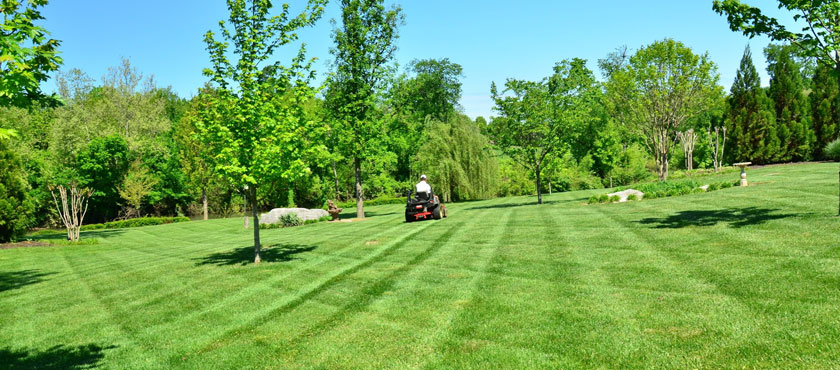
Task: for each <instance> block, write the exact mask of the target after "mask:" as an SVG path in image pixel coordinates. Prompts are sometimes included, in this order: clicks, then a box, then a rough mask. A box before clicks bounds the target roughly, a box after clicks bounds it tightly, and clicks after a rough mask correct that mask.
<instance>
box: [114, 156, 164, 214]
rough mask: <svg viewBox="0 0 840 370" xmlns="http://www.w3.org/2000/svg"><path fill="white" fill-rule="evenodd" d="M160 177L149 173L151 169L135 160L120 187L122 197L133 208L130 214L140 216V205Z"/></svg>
mask: <svg viewBox="0 0 840 370" xmlns="http://www.w3.org/2000/svg"><path fill="white" fill-rule="evenodd" d="M157 182H158V179H156V178H155V177H153V176H151V174H149V170H148V169H146V167H144V166H142V165H141V164H140V163H139V162H136V161H135V162H133V163H132V164H131V167H130V168H129V169H128V172H127V173H126V175H125V179H124V180H123V183H122V184H121V185H120V187H119V188H118V191H119V194H120V197H122V199H124V200H125V201H126V203H127V204H128V206H129V207H130V208H131V212H130V216H135V215H136V216H138V217H139V216H140V206H141V204H142V202H143V198H145V197H146V196H147V195H149V193H151V192H152V187H153V186H155V185H156V184H157Z"/></svg>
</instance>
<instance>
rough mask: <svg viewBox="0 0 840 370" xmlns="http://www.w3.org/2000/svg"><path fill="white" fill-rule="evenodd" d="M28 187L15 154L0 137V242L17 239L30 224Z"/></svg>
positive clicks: (30, 211)
mask: <svg viewBox="0 0 840 370" xmlns="http://www.w3.org/2000/svg"><path fill="white" fill-rule="evenodd" d="M28 187H29V186H28V184H27V183H26V180H25V179H24V173H23V171H22V169H21V166H20V161H19V160H18V158H17V155H16V154H15V152H14V151H13V150H11V149H9V148H7V146H6V144H5V143H4V141H3V139H0V243H3V242H8V241H11V240H14V239H17V238H18V237H20V236H21V235H23V233H24V232H26V229H27V228H28V227H29V225H30V224H31V221H32V213H33V211H34V207H33V204H32V202H30V200H29V199H28V197H27V190H28V189H27V188H28Z"/></svg>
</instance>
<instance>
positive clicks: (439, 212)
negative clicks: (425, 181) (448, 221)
mask: <svg viewBox="0 0 840 370" xmlns="http://www.w3.org/2000/svg"><path fill="white" fill-rule="evenodd" d="M446 216H447V212H446V206H444V205H443V203H441V202H440V199H439V198H438V196H437V195H434V194H433V193H426V192H419V193H417V194H415V195H414V198H411V196H409V197H408V200H406V203H405V222H414V221H422V220H432V219H434V220H440V219H441V218H444V217H446Z"/></svg>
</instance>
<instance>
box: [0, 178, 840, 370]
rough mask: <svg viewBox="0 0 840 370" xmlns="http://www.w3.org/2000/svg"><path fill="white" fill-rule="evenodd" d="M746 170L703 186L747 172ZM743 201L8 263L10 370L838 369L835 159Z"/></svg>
mask: <svg viewBox="0 0 840 370" xmlns="http://www.w3.org/2000/svg"><path fill="white" fill-rule="evenodd" d="M737 176H738V175H737V173H736V174H732V173H729V174H726V175H722V176H718V177H711V179H714V180H722V179H731V180H733V181H734V180H736V179H737ZM749 179H750V181H751V184H753V185H754V186H750V187H747V188H730V189H724V190H719V191H716V192H713V193H708V194H692V195H686V196H680V197H673V198H664V199H653V200H643V201H638V202H631V203H625V204H605V205H586V204H585V202H586V199H587V198H588V197H589V196H591V195H593V194H597V193H601V192H602V191H591V192H571V193H561V194H554V195H551V196H546V197H545V202H546V203H547V204H544V205H542V206H536V205H533V204H532V203H534V201H535V198H534V197H518V198H504V199H495V200H489V201H481V202H469V203H460V204H451V205H449V209H450V217H449V218H448V219H446V220H442V221H428V222H419V223H412V224H405V223H403V222H402V221H403V214H402V207H401V206H398V205H397V206H379V207H371V208H370V209H369V215H370V217H369V218H368V220H366V221H363V222H350V223H335V224H334V223H318V224H313V225H307V226H302V227H299V228H292V229H279V230H263V231H262V237H263V241H264V243H266V245H267V246H268V249H267V250H266V251H265V253H264V256H263V261H264V263H263V264H261V265H260V266H253V265H251V264H249V262H250V260H251V259H252V258H253V251H252V248H251V246H250V241H251V236H252V234H251V230H244V229H243V228H242V220H241V219H238V218H237V219H227V220H211V221H195V222H188V223H183V224H171V225H162V226H151V227H141V228H135V229H124V230H110V231H100V232H86V233H83V238H100V239H101V242H100V243H99V244H96V245H83V246H55V247H39V248H16V249H7V250H0V368H27V367H31V368H40V367H49V366H54V367H71V366H101V367H104V368H275V367H276V368H281V367H282V368H285V367H324V368H359V367H378V368H379V367H388V368H395V367H396V368H462V367H471V368H488V367H491V366H492V367H502V368H525V367H527V368H531V367H534V368H557V367H561V368H568V367H572V368H593V367H596V368H617V367H646V368H649V367H669V368H670V367H679V368H736V367H737V368H743V367H772V368H809V369H813V368H837V367H838V366H840V218H838V217H836V216H835V215H836V214H837V209H836V207H837V164H807V165H791V166H773V167H765V168H761V169H752V170H749Z"/></svg>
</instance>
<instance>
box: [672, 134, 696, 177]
mask: <svg viewBox="0 0 840 370" xmlns="http://www.w3.org/2000/svg"><path fill="white" fill-rule="evenodd" d="M677 138H679V139H680V144H681V145H682V147H683V152H684V153H685V169H686V170H688V171H691V170H693V169H694V145H695V144H697V133H695V132H694V129H693V128H690V129H688V130H685V131H682V132H677Z"/></svg>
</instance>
